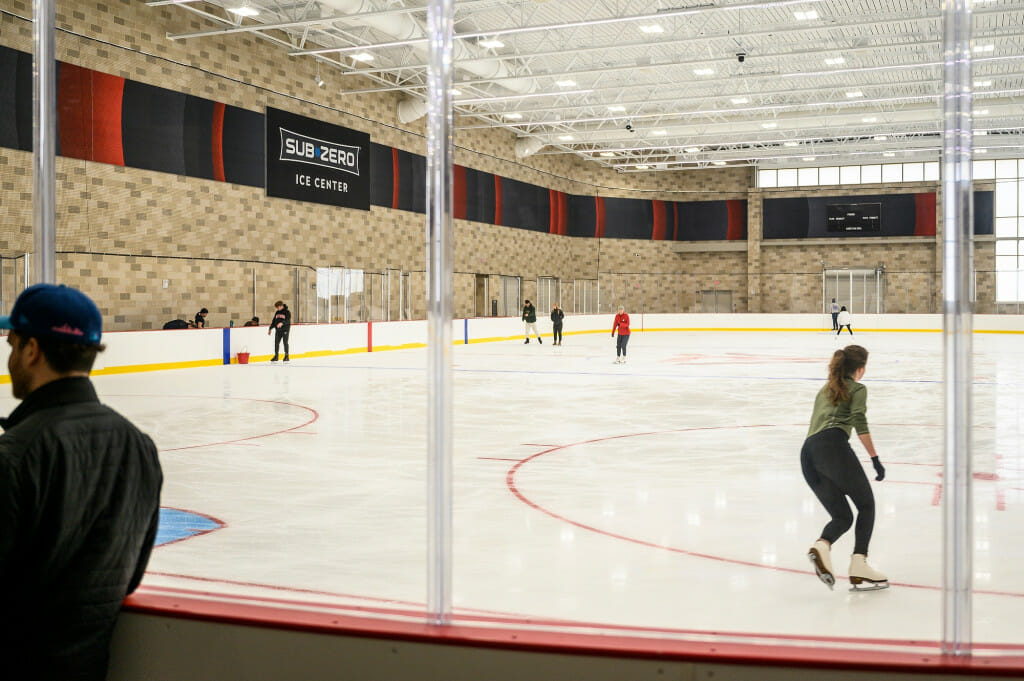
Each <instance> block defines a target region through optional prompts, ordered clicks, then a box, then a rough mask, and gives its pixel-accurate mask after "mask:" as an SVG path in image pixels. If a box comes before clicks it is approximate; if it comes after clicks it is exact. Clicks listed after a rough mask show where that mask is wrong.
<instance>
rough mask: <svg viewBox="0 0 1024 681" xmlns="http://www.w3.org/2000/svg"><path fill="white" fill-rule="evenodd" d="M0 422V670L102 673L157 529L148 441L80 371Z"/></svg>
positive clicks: (158, 481) (155, 474)
mask: <svg viewBox="0 0 1024 681" xmlns="http://www.w3.org/2000/svg"><path fill="white" fill-rule="evenodd" d="M0 427H3V428H4V430H5V431H6V432H5V433H4V434H3V436H0V659H2V660H3V662H2V663H0V665H2V666H3V668H4V672H3V674H2V676H3V677H4V678H10V679H21V678H25V679H61V680H63V681H66V680H68V679H90V680H91V679H98V680H102V679H104V678H105V677H106V668H107V654H108V653H107V650H108V647H109V645H110V637H111V634H112V632H113V629H114V623H115V621H116V619H117V615H118V613H119V612H120V609H121V602H122V601H123V600H124V598H125V596H126V595H127V594H129V593H131V592H132V591H134V590H135V588H136V587H137V586H138V585H139V582H140V581H141V580H142V574H143V572H144V571H145V569H146V563H147V562H148V561H149V555H150V552H151V550H152V548H153V542H154V540H155V538H156V531H157V523H158V520H159V506H160V487H161V485H162V483H163V474H162V472H161V469H160V462H159V460H158V459H157V451H156V446H155V445H154V444H153V441H152V440H151V439H149V437H148V436H147V435H145V434H144V433H142V432H141V431H139V429H137V428H136V427H135V426H133V425H132V424H131V423H130V422H129V421H128V420H127V419H125V418H124V417H123V416H121V415H120V414H118V413H117V412H115V411H114V410H112V409H110V408H109V407H106V406H104V405H102V404H100V402H99V399H98V398H97V396H96V391H95V390H94V389H93V386H92V383H91V381H90V380H89V379H88V378H84V377H83V378H65V379H60V380H57V381H53V382H52V383H47V384H46V385H44V386H42V387H40V388H39V389H37V390H35V391H34V392H32V393H31V394H30V395H29V396H28V397H27V398H26V399H25V400H24V401H23V402H22V403H21V405H19V406H18V408H17V409H15V410H14V412H12V413H11V415H10V417H9V418H7V419H0Z"/></svg>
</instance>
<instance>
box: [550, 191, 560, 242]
mask: <svg viewBox="0 0 1024 681" xmlns="http://www.w3.org/2000/svg"><path fill="white" fill-rule="evenodd" d="M548 234H558V192H556V191H555V190H554V189H549V190H548Z"/></svg>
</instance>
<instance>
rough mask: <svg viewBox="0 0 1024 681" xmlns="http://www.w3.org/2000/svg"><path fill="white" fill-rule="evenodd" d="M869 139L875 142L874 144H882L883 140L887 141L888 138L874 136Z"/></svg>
mask: <svg viewBox="0 0 1024 681" xmlns="http://www.w3.org/2000/svg"><path fill="white" fill-rule="evenodd" d="M871 139H873V140H875V141H876V142H884V141H885V140H887V139H889V138H888V137H886V136H885V135H875V136H874V137H872V138H871Z"/></svg>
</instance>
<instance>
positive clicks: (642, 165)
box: [634, 163, 650, 170]
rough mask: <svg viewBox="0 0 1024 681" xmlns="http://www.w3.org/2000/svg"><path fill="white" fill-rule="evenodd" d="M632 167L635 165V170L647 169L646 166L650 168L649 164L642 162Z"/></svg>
mask: <svg viewBox="0 0 1024 681" xmlns="http://www.w3.org/2000/svg"><path fill="white" fill-rule="evenodd" d="M634 167H635V168H636V169H637V170H647V169H648V168H650V166H649V165H646V164H644V163H641V164H640V165H638V166H634Z"/></svg>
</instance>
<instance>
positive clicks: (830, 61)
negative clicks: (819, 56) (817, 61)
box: [825, 57, 846, 66]
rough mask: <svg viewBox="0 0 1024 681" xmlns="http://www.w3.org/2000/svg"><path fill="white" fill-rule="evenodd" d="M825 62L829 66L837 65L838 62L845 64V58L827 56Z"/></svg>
mask: <svg viewBox="0 0 1024 681" xmlns="http://www.w3.org/2000/svg"><path fill="white" fill-rule="evenodd" d="M825 63H826V64H828V65H829V66H838V65H839V64H845V63H846V60H845V59H843V58H842V57H829V58H828V59H826V60H825Z"/></svg>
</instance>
